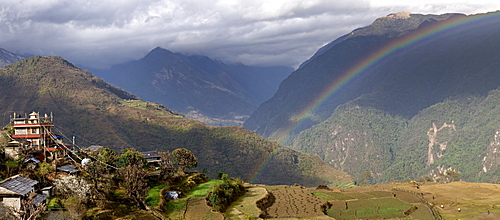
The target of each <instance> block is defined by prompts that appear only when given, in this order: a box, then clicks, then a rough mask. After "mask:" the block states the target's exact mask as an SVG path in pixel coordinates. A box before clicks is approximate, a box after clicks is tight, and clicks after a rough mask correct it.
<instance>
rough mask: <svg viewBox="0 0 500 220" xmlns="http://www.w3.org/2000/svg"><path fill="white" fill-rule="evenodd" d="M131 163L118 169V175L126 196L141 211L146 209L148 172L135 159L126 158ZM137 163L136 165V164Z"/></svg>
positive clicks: (139, 161)
mask: <svg viewBox="0 0 500 220" xmlns="http://www.w3.org/2000/svg"><path fill="white" fill-rule="evenodd" d="M128 158H129V159H130V160H131V161H129V162H128V165H127V166H125V167H122V168H120V170H119V173H120V176H121V177H122V179H123V187H125V190H126V195H127V196H128V197H129V198H130V199H132V200H133V201H134V202H136V203H137V205H138V206H139V207H141V208H142V209H146V208H147V206H146V200H145V195H146V193H147V192H148V190H149V187H148V179H147V176H148V175H149V173H148V171H147V170H145V169H143V168H144V164H143V163H142V161H141V160H136V159H137V158H134V157H128ZM136 162H137V163H136Z"/></svg>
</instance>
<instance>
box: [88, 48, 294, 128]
mask: <svg viewBox="0 0 500 220" xmlns="http://www.w3.org/2000/svg"><path fill="white" fill-rule="evenodd" d="M292 71H293V69H292V68H289V67H282V66H275V67H255V66H247V65H243V64H226V63H223V62H221V61H217V60H213V59H210V58H209V57H206V56H199V55H190V56H188V55H183V54H180V53H173V52H171V51H169V50H166V49H163V48H159V47H158V48H155V49H153V50H152V51H151V52H149V53H148V54H147V55H146V56H145V57H144V58H142V59H140V60H136V61H130V62H127V63H123V64H117V65H114V66H112V67H111V69H110V70H108V71H98V72H96V74H97V75H98V76H100V77H102V78H103V79H105V80H106V81H108V82H110V83H112V84H113V85H115V86H118V87H120V88H122V89H125V90H126V91H128V92H131V93H133V94H135V95H137V96H138V97H140V98H142V99H145V100H148V101H153V102H157V103H160V104H163V105H165V106H168V107H169V108H170V109H172V110H174V111H176V112H179V113H181V114H184V115H186V117H188V118H192V119H196V120H198V121H202V122H204V123H207V124H210V125H214V126H229V125H239V126H241V125H243V122H244V121H245V120H246V119H247V118H248V117H249V116H250V114H251V113H252V112H253V111H255V110H256V109H257V107H258V106H259V105H260V104H261V103H262V102H264V101H266V100H267V99H269V98H270V97H271V96H272V95H273V94H274V93H275V92H276V90H277V89H278V86H279V84H280V83H281V81H282V80H283V79H285V78H286V77H287V76H288V75H289V74H290V73H291V72H292Z"/></svg>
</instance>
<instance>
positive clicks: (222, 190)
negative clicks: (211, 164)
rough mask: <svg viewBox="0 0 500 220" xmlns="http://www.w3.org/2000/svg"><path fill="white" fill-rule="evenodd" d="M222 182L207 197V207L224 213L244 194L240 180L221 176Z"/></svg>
mask: <svg viewBox="0 0 500 220" xmlns="http://www.w3.org/2000/svg"><path fill="white" fill-rule="evenodd" d="M222 181H223V182H222V183H221V184H218V185H215V186H214V187H213V188H212V191H211V192H210V193H209V194H208V196H207V202H208V205H210V206H212V209H214V210H215V211H219V212H224V211H225V210H226V209H227V208H228V207H229V206H230V205H231V203H232V202H234V201H236V200H237V199H238V198H239V197H240V196H242V195H243V194H245V187H243V182H242V181H241V180H239V179H231V178H229V176H228V175H227V174H222Z"/></svg>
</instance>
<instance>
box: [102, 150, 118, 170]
mask: <svg viewBox="0 0 500 220" xmlns="http://www.w3.org/2000/svg"><path fill="white" fill-rule="evenodd" d="M97 159H98V160H99V161H101V162H104V163H107V164H109V165H112V166H115V165H116V161H117V160H118V154H116V152H115V151H114V150H111V149H109V148H107V147H103V148H101V149H99V150H98V151H97Z"/></svg>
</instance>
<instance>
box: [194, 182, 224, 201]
mask: <svg viewBox="0 0 500 220" xmlns="http://www.w3.org/2000/svg"><path fill="white" fill-rule="evenodd" d="M221 183H223V181H222V180H218V179H212V180H210V181H208V182H206V183H202V184H200V185H198V186H196V187H195V188H193V190H192V191H191V192H190V193H189V195H188V196H189V197H204V196H206V195H207V194H208V193H209V192H210V191H212V188H213V187H214V186H215V185H217V184H221Z"/></svg>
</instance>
